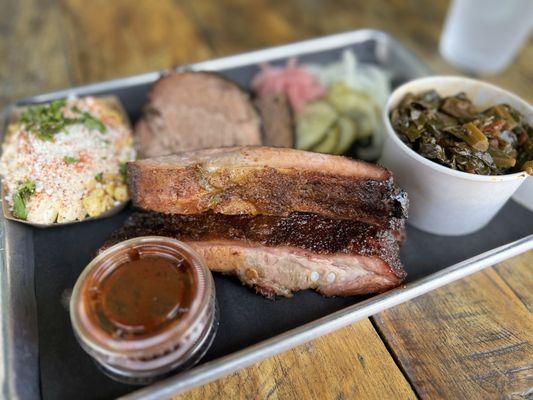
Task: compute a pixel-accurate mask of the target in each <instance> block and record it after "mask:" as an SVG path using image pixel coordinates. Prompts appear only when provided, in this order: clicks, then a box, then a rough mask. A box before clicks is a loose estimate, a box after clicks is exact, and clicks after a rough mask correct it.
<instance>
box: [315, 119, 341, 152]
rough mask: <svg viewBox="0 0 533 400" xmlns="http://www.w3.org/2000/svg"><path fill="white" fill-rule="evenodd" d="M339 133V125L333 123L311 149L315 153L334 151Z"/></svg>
mask: <svg viewBox="0 0 533 400" xmlns="http://www.w3.org/2000/svg"><path fill="white" fill-rule="evenodd" d="M339 135H340V133H339V127H338V125H336V124H335V125H334V126H332V127H331V128H330V129H329V130H328V131H327V132H326V136H325V137H324V139H322V141H321V142H320V143H318V144H317V145H316V146H314V147H313V148H312V150H313V151H314V152H317V153H329V154H331V153H334V152H335V149H336V148H337V142H338V140H339Z"/></svg>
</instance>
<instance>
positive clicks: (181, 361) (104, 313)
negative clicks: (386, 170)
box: [70, 236, 218, 384]
mask: <svg viewBox="0 0 533 400" xmlns="http://www.w3.org/2000/svg"><path fill="white" fill-rule="evenodd" d="M70 317H71V321H72V327H73V329H74V333H75V335H76V338H77V339H78V342H79V343H80V345H81V346H82V348H83V349H84V350H85V351H86V352H87V353H88V354H89V355H91V356H92V357H93V358H94V359H95V361H96V362H97V363H98V364H99V366H100V367H101V368H102V369H103V371H104V372H105V373H107V374H108V375H109V376H111V377H112V378H114V379H116V380H119V381H123V382H128V383H138V384H144V383H149V382H151V381H153V380H155V379H156V378H159V377H162V376H165V375H168V374H169V373H170V372H172V371H176V370H181V369H185V368H187V367H190V366H192V365H194V364H195V363H196V362H198V361H199V360H200V358H201V357H202V356H203V355H204V354H205V352H206V351H207V349H208V348H209V346H210V345H211V343H212V340H213V338H214V335H215V332H216V328H217V325H218V321H217V316H216V299H215V285H214V282H213V278H212V276H211V272H210V271H209V270H208V269H207V267H206V266H205V265H204V262H203V261H202V259H201V258H200V256H199V255H198V254H196V253H195V251H194V250H193V249H191V248H190V247H189V246H187V245H186V244H184V243H182V242H180V241H178V240H174V239H170V238H166V237H159V236H146V237H138V238H135V239H131V240H127V241H124V242H121V243H119V244H117V245H115V246H112V247H110V248H108V249H107V250H105V251H103V252H102V253H101V254H99V255H98V256H97V257H96V258H95V259H94V260H93V261H91V263H90V264H89V265H88V266H87V267H86V268H85V270H84V271H83V272H82V274H81V275H80V277H79V278H78V281H77V282H76V285H75V287H74V291H73V294H72V298H71V302H70Z"/></svg>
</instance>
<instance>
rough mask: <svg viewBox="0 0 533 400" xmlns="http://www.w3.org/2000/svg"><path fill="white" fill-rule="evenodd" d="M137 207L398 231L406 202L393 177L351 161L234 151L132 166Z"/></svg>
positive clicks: (282, 152) (280, 150) (300, 153)
mask: <svg viewBox="0 0 533 400" xmlns="http://www.w3.org/2000/svg"><path fill="white" fill-rule="evenodd" d="M128 177H129V178H128V179H129V185H130V186H129V187H130V192H131V197H132V200H133V203H134V205H135V206H137V207H139V208H142V209H145V210H151V211H156V212H162V213H167V214H198V213H203V212H207V211H213V212H216V213H222V214H229V215H238V214H250V215H258V214H264V215H274V216H287V215H289V214H291V213H293V212H305V213H315V214H318V215H322V216H325V217H331V218H340V219H353V220H357V221H360V222H366V223H369V224H374V225H377V226H379V227H380V228H382V229H394V230H400V229H401V225H402V224H403V220H404V219H405V216H406V215H405V214H406V207H407V198H406V196H405V194H404V193H403V192H402V191H400V190H399V189H398V188H396V186H395V185H394V183H393V180H392V175H391V172H390V171H388V170H386V169H384V168H382V167H380V166H377V165H373V164H368V163H365V162H362V161H355V160H351V159H348V158H345V157H340V156H331V155H325V154H318V153H311V152H305V151H301V150H294V149H284V148H271V147H232V148H218V149H209V150H200V151H195V152H187V153H180V154H175V155H171V156H166V157H158V158H151V159H145V160H140V161H135V162H131V163H128Z"/></svg>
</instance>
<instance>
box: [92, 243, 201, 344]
mask: <svg viewBox="0 0 533 400" xmlns="http://www.w3.org/2000/svg"><path fill="white" fill-rule="evenodd" d="M132 255H133V257H132V256H130V260H129V261H127V262H125V263H123V264H121V265H120V266H119V267H118V268H115V269H114V270H113V271H112V272H111V273H110V274H109V275H108V276H105V278H104V279H103V280H102V281H101V282H99V284H98V287H96V286H94V287H92V288H90V289H89V290H88V292H87V294H88V295H89V296H90V302H89V304H90V307H91V308H92V310H93V312H94V315H95V316H96V317H97V318H98V319H99V320H100V323H101V324H102V327H103V328H104V329H105V330H106V331H107V332H108V333H110V334H112V335H113V336H115V337H120V338H123V339H125V340H132V339H136V338H139V337H145V336H149V335H151V334H153V333H155V332H157V331H159V330H161V329H164V328H165V327H166V326H168V325H169V324H171V323H172V321H174V320H176V319H179V318H180V316H182V315H183V314H184V313H186V312H188V311H189V308H190V306H191V302H192V299H193V286H194V281H193V277H192V276H191V273H190V270H191V266H190V264H189V263H188V262H187V260H185V259H173V258H170V257H164V256H160V255H147V256H144V257H139V255H138V254H137V253H134V254H132Z"/></svg>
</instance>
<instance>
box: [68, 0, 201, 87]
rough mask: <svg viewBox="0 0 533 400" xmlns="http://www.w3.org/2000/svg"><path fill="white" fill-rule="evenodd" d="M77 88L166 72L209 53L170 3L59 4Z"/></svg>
mask: <svg viewBox="0 0 533 400" xmlns="http://www.w3.org/2000/svg"><path fill="white" fill-rule="evenodd" d="M62 5H63V12H64V15H65V18H66V21H67V23H66V29H67V39H68V40H67V43H68V46H69V48H70V49H71V53H72V58H71V60H70V61H71V63H72V65H73V68H74V78H75V80H76V82H77V83H85V82H93V81H100V80H105V79H110V78H113V77H120V76H126V75H132V74H137V73H142V72H148V71H154V70H160V69H166V68H171V67H173V66H176V65H180V64H185V63H190V62H193V61H198V60H202V59H205V58H208V57H209V56H210V55H211V51H210V49H209V47H208V46H207V44H206V43H205V41H204V40H203V38H202V37H201V36H199V34H198V32H197V31H196V29H195V26H194V24H193V22H192V21H191V17H190V16H189V15H187V14H186V13H185V12H184V10H183V8H182V7H181V6H180V4H179V3H176V2H173V1H172V0H161V1H147V0H141V1H136V2H131V1H129V0H116V1H107V0H93V1H84V0H62Z"/></svg>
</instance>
